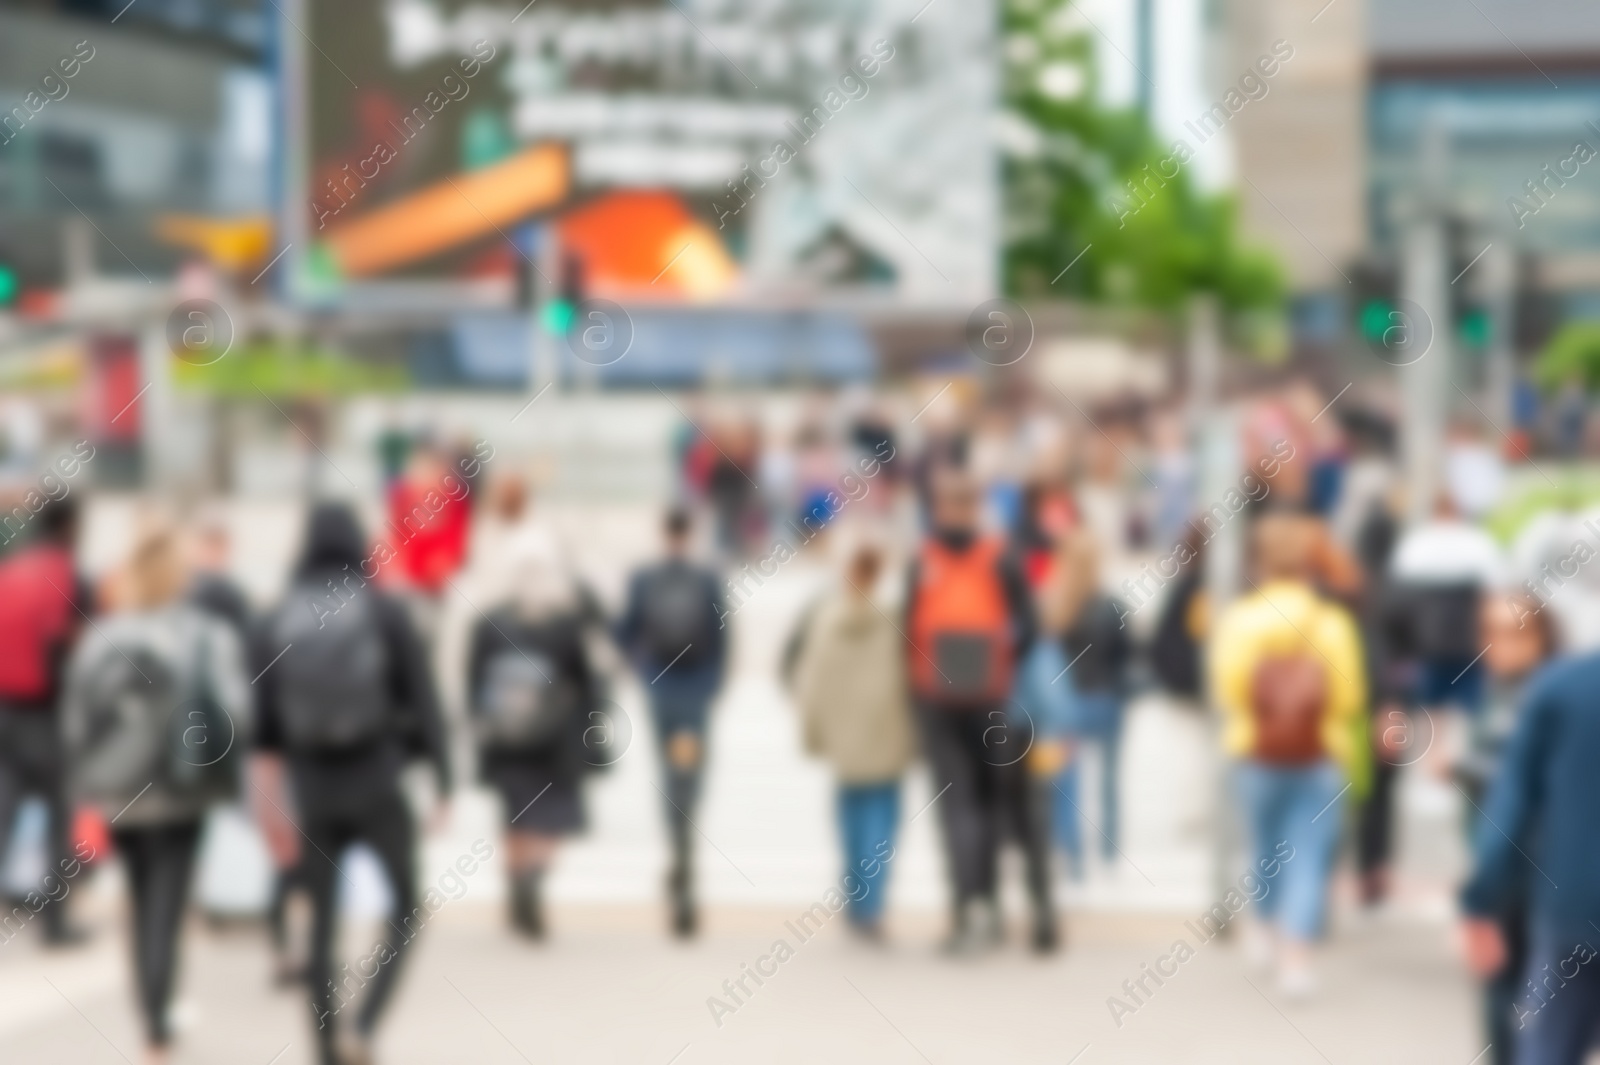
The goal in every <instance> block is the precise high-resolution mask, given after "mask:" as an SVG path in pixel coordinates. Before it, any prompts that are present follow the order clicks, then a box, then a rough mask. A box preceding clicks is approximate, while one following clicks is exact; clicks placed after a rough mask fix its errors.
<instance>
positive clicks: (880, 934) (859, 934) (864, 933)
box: [845, 918, 889, 947]
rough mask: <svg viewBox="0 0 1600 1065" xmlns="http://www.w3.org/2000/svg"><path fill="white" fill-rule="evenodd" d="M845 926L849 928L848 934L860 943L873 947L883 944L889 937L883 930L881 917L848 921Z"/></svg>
mask: <svg viewBox="0 0 1600 1065" xmlns="http://www.w3.org/2000/svg"><path fill="white" fill-rule="evenodd" d="M845 927H846V928H848V929H849V930H850V935H851V936H852V937H853V938H854V939H856V940H857V941H858V942H861V943H868V944H871V945H872V946H874V947H881V946H884V945H885V944H886V943H887V942H888V939H889V937H888V936H887V935H886V934H885V933H884V931H883V920H882V919H881V918H879V919H877V920H873V921H848V922H846V923H845Z"/></svg>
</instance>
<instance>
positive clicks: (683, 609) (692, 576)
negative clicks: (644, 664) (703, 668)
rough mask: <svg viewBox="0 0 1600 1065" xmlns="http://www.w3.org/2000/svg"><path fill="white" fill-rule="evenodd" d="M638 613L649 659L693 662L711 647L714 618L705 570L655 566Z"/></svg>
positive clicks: (684, 662)
mask: <svg viewBox="0 0 1600 1065" xmlns="http://www.w3.org/2000/svg"><path fill="white" fill-rule="evenodd" d="M640 614H641V618H642V620H643V623H644V624H643V630H644V647H645V651H646V653H647V654H649V656H650V658H651V660H652V661H654V662H656V663H659V664H661V665H666V664H667V663H669V662H673V661H677V662H678V663H679V664H681V665H694V664H695V663H697V662H699V661H700V660H701V659H702V657H703V656H704V655H706V654H707V653H708V652H709V651H710V650H711V641H712V638H713V637H712V633H713V632H714V631H715V621H716V618H715V612H714V611H713V610H712V607H711V596H710V595H709V594H708V593H707V590H706V578H705V575H704V574H701V573H699V572H698V571H696V570H693V569H691V568H689V567H688V566H665V567H663V568H661V569H659V570H657V571H656V572H655V573H653V574H651V575H650V577H649V578H648V579H647V580H646V581H645V587H644V598H643V602H642V603H641V611H640ZM685 648H687V649H688V650H687V651H685ZM680 655H682V658H679V656H680Z"/></svg>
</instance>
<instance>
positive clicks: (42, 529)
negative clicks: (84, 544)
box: [39, 495, 78, 541]
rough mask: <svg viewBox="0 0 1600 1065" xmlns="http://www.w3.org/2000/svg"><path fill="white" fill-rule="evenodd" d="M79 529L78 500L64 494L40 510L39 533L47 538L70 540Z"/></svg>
mask: <svg viewBox="0 0 1600 1065" xmlns="http://www.w3.org/2000/svg"><path fill="white" fill-rule="evenodd" d="M77 531H78V500H77V498H76V497H75V496H71V495H64V496H62V497H61V498H60V499H52V500H49V501H47V502H46V503H45V505H44V507H43V509H41V510H40V511H39V534H40V535H41V536H42V537H44V538H45V539H46V540H57V541H62V540H70V539H72V537H73V535H74V534H75V533H76V532H77Z"/></svg>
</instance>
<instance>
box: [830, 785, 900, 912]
mask: <svg viewBox="0 0 1600 1065" xmlns="http://www.w3.org/2000/svg"><path fill="white" fill-rule="evenodd" d="M899 825H900V782H899V781H898V780H891V781H889V782H888V783H886V784H841V785H839V835H840V837H841V838H842V840H843V842H844V881H843V884H842V889H843V891H844V892H845V895H846V897H848V898H849V900H850V902H849V908H848V909H847V910H846V911H845V913H846V916H848V917H849V918H850V920H851V921H852V922H854V923H855V924H859V925H870V924H876V923H877V922H878V921H879V920H880V919H881V918H882V917H883V907H884V904H885V903H887V902H888V901H889V900H888V891H889V869H888V860H889V859H890V858H892V856H893V855H894V837H895V831H896V829H898V828H899Z"/></svg>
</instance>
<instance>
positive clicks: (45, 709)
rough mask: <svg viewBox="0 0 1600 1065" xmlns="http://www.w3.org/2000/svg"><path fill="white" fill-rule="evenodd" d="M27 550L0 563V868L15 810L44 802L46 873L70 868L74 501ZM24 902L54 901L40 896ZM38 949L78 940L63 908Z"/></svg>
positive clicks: (77, 618) (85, 606)
mask: <svg viewBox="0 0 1600 1065" xmlns="http://www.w3.org/2000/svg"><path fill="white" fill-rule="evenodd" d="M32 524H33V529H32V530H31V531H32V532H33V533H34V534H35V538H34V541H33V542H32V543H31V544H28V545H27V546H26V547H23V548H21V549H20V550H18V551H16V552H14V553H13V554H11V555H9V556H7V557H6V559H5V561H4V562H0V863H3V862H4V861H5V859H6V854H7V851H8V850H9V848H10V843H11V829H12V825H13V824H14V823H15V821H16V814H17V809H18V807H19V806H20V805H21V804H22V800H23V799H25V798H27V797H28V796H29V795H38V796H40V797H41V798H43V799H44V801H45V806H46V810H47V813H48V817H49V828H48V830H47V832H46V839H47V840H48V841H49V851H50V862H49V866H48V867H47V868H48V869H49V870H50V871H51V872H53V871H54V870H56V869H62V868H65V867H66V866H65V865H63V864H62V863H67V862H70V861H71V860H72V855H71V853H70V850H71V835H72V816H71V815H72V809H71V805H70V803H69V801H68V798H67V785H66V766H65V763H64V758H63V752H62V749H61V737H60V718H59V715H58V709H59V706H58V704H59V703H60V695H61V690H62V682H63V680H64V678H65V675H66V668H67V659H68V657H69V653H70V652H71V650H72V645H73V643H74V642H75V641H76V639H77V635H78V630H79V628H80V627H81V625H82V624H83V619H84V618H85V617H87V614H86V611H88V610H90V609H92V603H93V595H92V593H91V591H90V589H89V586H88V584H87V583H86V582H85V581H84V580H83V579H82V577H80V576H79V574H78V571H77V568H76V566H75V565H74V564H73V558H72V545H73V541H74V540H75V539H76V537H77V529H78V507H77V500H76V499H74V498H72V497H70V496H62V497H61V498H59V499H55V500H52V501H50V502H49V503H47V504H46V505H45V506H44V507H43V508H42V509H40V511H39V513H38V514H37V515H35V517H34V518H33V522H32ZM32 897H53V896H51V894H50V893H49V892H44V893H42V894H41V893H30V898H32ZM42 917H43V921H42V923H43V927H44V933H45V941H46V942H47V943H50V944H52V945H58V946H59V945H69V944H72V943H76V942H77V941H79V940H80V939H82V938H83V933H82V932H81V931H79V930H76V929H73V928H72V927H70V926H69V925H68V924H67V914H66V899H65V897H64V896H63V897H62V898H61V900H60V901H52V902H48V903H47V904H45V905H44V908H43V914H42Z"/></svg>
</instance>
